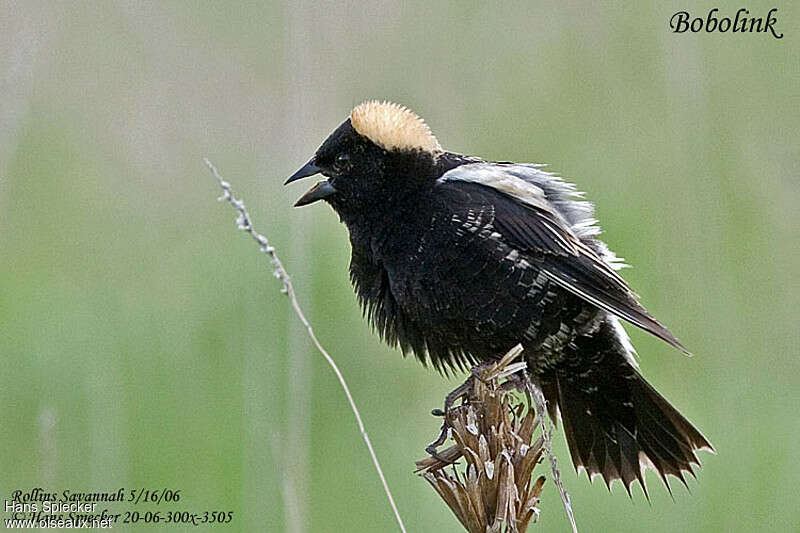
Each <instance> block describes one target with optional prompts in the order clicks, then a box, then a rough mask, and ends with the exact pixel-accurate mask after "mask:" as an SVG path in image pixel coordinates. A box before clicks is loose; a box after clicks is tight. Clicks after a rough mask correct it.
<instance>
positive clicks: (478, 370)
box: [425, 361, 494, 463]
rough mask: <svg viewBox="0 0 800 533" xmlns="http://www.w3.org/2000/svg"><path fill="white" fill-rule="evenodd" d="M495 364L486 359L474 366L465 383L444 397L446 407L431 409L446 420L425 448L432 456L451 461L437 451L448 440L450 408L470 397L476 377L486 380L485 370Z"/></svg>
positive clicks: (432, 412) (434, 413)
mask: <svg viewBox="0 0 800 533" xmlns="http://www.w3.org/2000/svg"><path fill="white" fill-rule="evenodd" d="M493 364H494V361H485V362H483V363H481V364H479V365H475V366H473V367H472V370H470V375H469V377H468V378H467V379H466V381H464V383H462V384H461V385H459V386H458V387H456V388H455V389H453V390H452V391H450V393H449V394H448V395H447V396H445V397H444V409H434V410H433V411H431V414H432V415H433V416H443V417H444V421H443V422H442V429H441V431H440V432H439V437H438V438H437V439H436V440H435V441H433V442H431V443H430V444H429V445H428V446H427V447H426V448H425V451H426V452H428V454H430V455H431V456H432V457H435V458H436V459H439V460H440V461H442V462H445V463H449V462H450V461H446V460H444V459H443V458H442V457H441V456H440V455H439V454H438V451H437V448H439V446H441V445H442V444H444V443H445V441H446V440H447V427H448V426H447V415H448V413H449V412H450V409H452V407H453V404H454V403H455V402H456V400H458V399H460V398H468V397H469V395H470V393H471V392H472V388H473V385H474V383H475V380H476V379H477V380H479V381H484V380H483V378H482V377H481V374H482V373H483V371H484V370H485V369H486V368H488V367H489V366H491V365H493Z"/></svg>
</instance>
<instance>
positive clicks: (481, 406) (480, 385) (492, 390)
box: [417, 347, 545, 533]
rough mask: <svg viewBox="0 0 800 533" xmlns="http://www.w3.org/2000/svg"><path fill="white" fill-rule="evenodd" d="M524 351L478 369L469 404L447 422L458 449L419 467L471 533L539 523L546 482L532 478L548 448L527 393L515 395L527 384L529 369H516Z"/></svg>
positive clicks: (519, 532)
mask: <svg viewBox="0 0 800 533" xmlns="http://www.w3.org/2000/svg"><path fill="white" fill-rule="evenodd" d="M521 351H522V349H521V347H517V348H514V349H513V350H511V351H510V352H509V353H508V354H506V355H505V356H504V357H503V358H502V359H501V360H500V361H498V362H496V363H494V364H491V365H489V366H481V367H476V370H475V377H474V378H473V379H472V386H471V388H470V389H471V390H469V392H468V393H467V395H466V397H465V398H464V400H463V403H462V404H461V405H459V406H455V407H452V408H451V409H450V410H449V411H448V412H447V413H446V415H445V425H446V428H447V429H448V434H449V436H450V438H452V440H453V441H454V444H452V445H451V446H449V447H447V448H445V449H443V450H442V451H441V452H439V453H438V454H437V455H438V457H433V456H430V457H426V458H425V459H422V460H420V461H417V471H418V472H420V473H421V475H422V476H423V477H424V478H425V479H426V480H427V481H428V482H429V483H430V484H431V486H433V488H434V489H435V490H436V492H437V493H438V494H439V496H440V497H441V498H442V500H444V502H445V503H446V504H447V506H448V507H450V509H451V510H452V511H453V513H454V514H455V515H456V518H458V520H459V522H461V524H462V525H463V526H464V528H465V529H466V530H467V531H469V532H470V533H487V532H498V533H499V532H508V533H512V532H513V533H523V532H524V531H526V530H527V528H528V526H529V525H530V524H531V523H532V522H535V521H536V519H537V518H538V516H539V508H538V504H539V496H540V495H541V493H542V485H543V484H544V481H545V478H544V476H539V477H538V478H536V479H535V480H534V479H533V472H534V469H535V467H536V465H537V464H538V463H539V462H540V461H541V459H542V454H543V453H544V449H543V439H542V437H541V436H540V437H539V438H537V439H536V441H535V442H533V437H534V432H535V431H536V429H537V427H539V426H540V423H539V422H540V421H539V419H538V417H537V415H536V411H535V409H533V407H532V406H533V402H532V400H531V398H530V395H529V393H528V392H527V391H528V387H525V386H524V385H523V386H522V389H523V391H524V394H522V395H521V394H518V393H514V392H512V389H514V386H516V385H518V384H524V381H523V380H524V379H526V378H525V377H524V376H523V375H522V370H524V368H525V363H521V362H517V363H514V362H513V361H514V359H516V358H517V357H518V356H519V354H520V353H521ZM462 458H463V462H459V463H456V461H458V460H459V459H462ZM454 463H455V464H454ZM450 464H452V467H451V468H446V467H448V466H449V465H450Z"/></svg>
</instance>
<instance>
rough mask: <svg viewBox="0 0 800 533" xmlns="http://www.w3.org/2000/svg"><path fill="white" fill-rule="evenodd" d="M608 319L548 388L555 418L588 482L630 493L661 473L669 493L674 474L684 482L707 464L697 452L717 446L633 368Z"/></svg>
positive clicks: (546, 378)
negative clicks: (599, 480) (648, 472)
mask: <svg viewBox="0 0 800 533" xmlns="http://www.w3.org/2000/svg"><path fill="white" fill-rule="evenodd" d="M614 320H616V319H614V318H611V317H609V319H608V320H607V321H605V322H604V324H603V326H601V328H600V329H599V330H598V331H597V332H596V333H595V334H593V335H592V336H589V337H582V338H580V339H578V340H576V342H575V343H574V345H573V346H572V347H571V348H570V349H572V350H573V351H572V352H571V353H570V354H569V355H568V357H567V358H566V359H565V360H564V361H563V362H562V363H560V364H559V365H558V367H557V368H556V369H554V370H553V371H551V372H549V373H547V374H545V375H543V376H541V386H542V390H543V392H544V394H545V398H546V399H547V402H548V407H549V409H550V415H551V417H553V419H554V420H556V416H557V412H556V407H557V409H558V411H559V412H560V414H561V420H562V422H563V426H564V433H565V434H566V436H567V443H568V444H569V450H570V454H571V455H572V462H573V464H574V465H575V468H576V470H578V471H579V472H580V469H581V468H583V469H584V470H586V472H587V474H588V475H589V478H590V479H592V478H594V476H595V475H601V476H602V477H603V479H604V481H605V482H606V484H607V485H609V488H610V485H611V482H612V481H613V480H615V479H619V480H621V481H622V483H623V484H624V485H625V488H626V490H627V491H628V493H629V494H630V486H631V484H632V483H633V482H634V481H635V480H637V479H638V480H639V483H640V484H641V486H642V489H643V490H644V492H645V495H646V494H647V487H646V486H645V482H644V469H645V468H646V467H650V468H652V469H654V470H655V471H656V472H657V473H658V474H659V476H660V477H661V479H662V480H663V481H664V483H665V484H666V486H667V488H668V489H669V482H668V481H667V475H668V474H671V475H673V476H675V477H677V478H678V479H680V480H681V481H682V482H683V483H684V484H686V480H685V478H684V473H689V474H691V475H694V472H693V470H692V466H693V465H696V466H700V461H699V460H698V458H697V455H696V454H695V452H696V451H697V450H701V449H706V450H708V451H713V447H712V446H711V444H710V443H709V442H708V440H706V438H705V437H703V435H702V434H700V432H699V431H698V430H697V429H695V428H694V426H692V424H691V423H690V422H689V421H688V420H687V419H686V418H684V416H683V415H681V414H680V413H679V412H678V411H677V410H676V409H675V408H674V407H672V405H670V404H669V402H667V400H665V399H664V397H663V396H661V395H660V394H659V393H658V392H657V391H656V390H655V389H654V388H653V387H652V386H651V385H650V384H649V383H647V381H645V379H644V378H643V377H642V375H641V374H639V372H638V371H637V370H636V368H635V367H634V366H633V364H631V363H632V359H630V356H628V355H627V354H626V350H627V349H628V346H626V342H625V341H623V339H622V338H621V337H620V332H619V330H618V328H616V327H615V325H614V323H613V321H614Z"/></svg>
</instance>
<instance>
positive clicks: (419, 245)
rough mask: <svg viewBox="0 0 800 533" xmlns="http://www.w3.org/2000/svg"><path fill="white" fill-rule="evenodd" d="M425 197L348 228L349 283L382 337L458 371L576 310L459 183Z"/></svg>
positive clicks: (528, 339) (538, 334)
mask: <svg viewBox="0 0 800 533" xmlns="http://www.w3.org/2000/svg"><path fill="white" fill-rule="evenodd" d="M427 200H428V201H427V202H426V203H425V207H424V208H420V209H416V210H414V211H410V212H407V213H406V214H405V215H404V216H403V217H398V219H397V220H395V221H394V222H393V223H390V224H387V223H384V224H381V225H379V226H376V227H380V228H381V231H375V230H374V229H372V230H368V229H365V228H361V229H360V230H359V229H356V228H351V232H350V235H351V243H352V245H353V255H352V262H351V267H350V272H351V279H352V281H353V284H354V286H355V288H356V292H357V294H358V296H359V300H360V302H361V304H362V307H363V309H364V311H365V314H366V315H367V316H368V318H369V320H370V322H371V323H372V325H373V327H374V328H375V329H376V330H377V331H378V333H379V334H380V335H381V336H382V337H383V338H384V339H385V340H386V341H387V342H388V343H390V344H392V345H395V344H396V345H399V346H400V347H401V348H402V350H403V352H404V353H407V352H409V351H411V352H413V353H414V354H415V355H416V356H417V357H418V358H419V359H420V360H421V361H422V362H423V363H426V362H427V361H430V362H431V363H432V364H433V366H434V367H436V368H437V369H439V370H445V369H447V368H448V367H465V366H469V365H470V364H473V363H475V362H477V361H480V360H486V359H489V358H495V357H498V356H501V355H503V354H504V353H505V352H506V351H507V350H508V349H510V348H511V347H513V346H514V345H516V344H517V343H519V342H524V343H525V344H526V346H527V347H529V348H531V349H533V350H536V349H537V348H539V347H542V346H543V344H546V343H548V342H549V340H550V339H552V338H553V337H554V336H555V337H557V336H558V334H559V332H560V331H562V329H563V324H568V325H570V324H571V323H572V322H573V321H574V320H575V319H576V318H577V317H578V316H579V315H580V314H581V312H582V311H583V310H584V309H585V307H586V306H585V304H583V303H582V302H581V301H580V300H579V299H577V298H575V297H573V296H571V295H569V294H568V293H566V292H565V291H563V290H561V289H560V288H559V287H557V286H555V285H554V284H553V283H552V282H551V281H550V280H549V279H547V278H546V277H545V275H544V274H543V273H542V272H541V269H540V268H539V266H538V264H537V260H536V259H535V258H533V257H530V256H526V255H524V254H522V253H520V252H519V251H517V250H515V249H514V248H512V247H511V246H509V245H508V244H506V243H505V242H504V241H503V239H502V236H501V235H500V234H499V233H498V232H497V231H496V230H495V227H494V225H493V222H494V207H493V206H492V205H491V204H483V205H481V204H480V203H479V202H476V201H475V199H474V198H471V197H470V194H469V189H468V188H465V190H464V191H463V192H455V193H453V194H449V195H447V196H446V197H435V198H432V199H431V198H429V199H427ZM569 327H570V328H571V327H572V326H571V325H570V326H569Z"/></svg>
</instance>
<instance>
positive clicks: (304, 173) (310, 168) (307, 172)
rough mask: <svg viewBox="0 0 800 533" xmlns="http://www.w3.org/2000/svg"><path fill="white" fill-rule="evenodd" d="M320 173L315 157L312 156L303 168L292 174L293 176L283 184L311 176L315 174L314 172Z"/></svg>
mask: <svg viewBox="0 0 800 533" xmlns="http://www.w3.org/2000/svg"><path fill="white" fill-rule="evenodd" d="M319 173H320V168H319V167H318V166H317V163H316V161H314V158H313V157H312V158H311V159H309V160H308V163H306V164H305V165H303V168H301V169H300V170H298V171H297V172H295V173H294V174H292V176H291V177H290V178H289V179H288V180H286V181H284V182H283V184H284V185H288V184H290V183H291V182H293V181H297V180H300V179H303V178H307V177H309V176H313V175H314V174H319Z"/></svg>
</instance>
